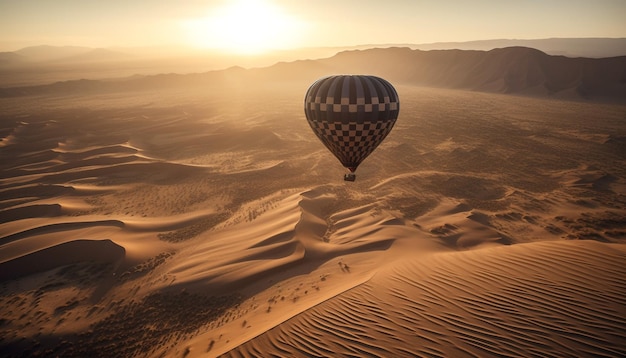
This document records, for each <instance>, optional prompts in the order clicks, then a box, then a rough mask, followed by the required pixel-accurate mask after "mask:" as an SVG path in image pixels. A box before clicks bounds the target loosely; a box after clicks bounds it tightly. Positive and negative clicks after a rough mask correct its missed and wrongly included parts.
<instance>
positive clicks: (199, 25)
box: [185, 0, 303, 54]
mask: <svg viewBox="0 0 626 358" xmlns="http://www.w3.org/2000/svg"><path fill="white" fill-rule="evenodd" d="M302 26H303V24H302V23H301V22H299V21H298V20H297V19H296V18H294V17H292V16H290V15H289V14H287V13H286V12H285V11H284V10H283V9H282V8H280V7H278V6H276V5H274V4H272V3H271V2H269V1H264V0H234V1H228V2H225V3H224V5H223V6H222V7H220V8H216V9H215V10H214V11H212V12H211V13H210V14H209V15H208V16H207V17H204V18H197V19H192V20H189V21H187V22H186V23H185V27H186V30H187V32H188V35H189V40H190V42H191V44H192V45H194V46H196V47H200V48H211V49H219V50H222V51H226V52H234V53H239V54H258V53H262V52H265V51H268V50H272V49H283V48H288V47H292V46H294V45H296V40H297V38H298V35H299V32H300V31H301V29H302Z"/></svg>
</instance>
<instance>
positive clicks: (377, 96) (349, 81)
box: [304, 75, 400, 181]
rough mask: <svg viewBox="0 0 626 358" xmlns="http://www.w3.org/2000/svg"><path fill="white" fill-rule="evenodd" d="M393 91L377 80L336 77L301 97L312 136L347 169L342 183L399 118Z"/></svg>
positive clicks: (382, 81) (386, 83)
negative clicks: (315, 136) (347, 171)
mask: <svg viewBox="0 0 626 358" xmlns="http://www.w3.org/2000/svg"><path fill="white" fill-rule="evenodd" d="M399 111H400V102H399V99H398V93H397V92H396V90H395V88H393V86H392V85H391V84H390V83H389V82H387V81H386V80H384V79H382V78H380V77H376V76H366V75H337V76H329V77H324V78H321V79H319V80H317V81H315V82H314V83H313V84H312V85H311V87H309V89H308V90H307V92H306V95H305V97H304V114H305V115H306V119H307V121H308V122H309V125H310V126H311V129H313V132H314V133H315V135H317V137H318V138H319V139H320V140H321V141H322V143H323V144H324V145H325V146H326V147H327V148H328V150H330V152H331V153H333V154H334V155H335V157H337V159H339V161H340V162H341V164H342V165H343V166H344V167H346V168H348V170H349V171H350V173H348V174H346V175H345V176H344V179H345V180H349V181H354V179H355V178H356V175H355V174H354V172H355V171H356V169H357V167H358V166H359V164H361V162H362V161H363V160H364V159H365V158H367V156H368V155H370V154H371V153H372V152H373V151H374V149H376V147H378V145H379V144H380V143H381V142H382V141H383V139H385V137H387V135H388V134H389V132H390V131H391V129H392V128H393V125H394V124H395V123H396V119H397V118H398V112H399Z"/></svg>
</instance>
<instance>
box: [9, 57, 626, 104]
mask: <svg viewBox="0 0 626 358" xmlns="http://www.w3.org/2000/svg"><path fill="white" fill-rule="evenodd" d="M337 73H348V74H358V73H361V74H364V73H365V74H373V75H378V76H381V77H384V78H386V79H388V80H390V81H392V82H393V83H397V84H406V85H418V86H430V87H443V88H453V89H464V90H475V91H484V92H494V93H506V94H519V95H530V96H539V97H552V98H563V99H573V100H593V101H603V102H617V103H625V102H626V56H619V57H609V58H580V57H579V58H571V57H565V56H555V55H548V54H546V53H544V52H542V51H539V50H537V49H532V48H527V47H507V48H499V49H493V50H489V51H479V50H430V51H422V50H414V49H411V48H408V47H393V48H373V49H367V50H350V51H343V52H340V53H338V54H336V55H335V56H332V57H328V58H324V59H317V60H297V61H292V62H279V63H276V64H274V65H272V66H268V67H262V68H252V69H244V68H241V67H232V68H229V69H225V70H216V71H208V72H203V73H192V74H174V73H171V74H159V75H150V76H132V77H128V78H125V79H118V80H115V81H110V80H85V79H82V80H72V81H62V82H55V83H52V84H47V85H38V86H20V87H8V88H1V89H0V96H2V97H12V96H22V95H45V94H63V93H97V92H102V91H107V92H109V91H134V90H145V89H154V88H159V87H167V88H172V87H181V88H182V87H185V86H205V87H211V86H225V85H229V86H236V85H238V86H251V85H253V84H257V85H262V84H276V83H279V82H280V83H285V82H290V83H294V82H300V83H303V84H307V83H312V82H313V81H314V80H316V79H317V78H319V77H322V76H325V75H330V74H337Z"/></svg>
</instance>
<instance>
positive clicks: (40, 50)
mask: <svg viewBox="0 0 626 358" xmlns="http://www.w3.org/2000/svg"><path fill="white" fill-rule="evenodd" d="M91 50H93V49H92V48H91V47H81V46H49V45H41V46H30V47H25V48H23V49H20V50H17V51H15V53H16V54H18V55H20V56H22V57H23V58H24V59H25V60H27V61H33V62H41V61H51V60H59V59H62V58H65V57H72V56H77V55H80V54H82V53H86V52H89V51H91Z"/></svg>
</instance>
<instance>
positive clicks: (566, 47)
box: [408, 38, 626, 58]
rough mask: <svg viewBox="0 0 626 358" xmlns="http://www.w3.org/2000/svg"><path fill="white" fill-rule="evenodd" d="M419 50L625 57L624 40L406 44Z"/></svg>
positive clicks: (501, 40) (563, 39)
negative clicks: (531, 50) (512, 50)
mask: <svg viewBox="0 0 626 358" xmlns="http://www.w3.org/2000/svg"><path fill="white" fill-rule="evenodd" d="M408 47H411V48H413V49H419V50H450V49H456V50H483V51H489V50H493V49H496V48H503V47H530V48H534V49H537V50H540V51H543V52H545V53H547V54H549V55H562V56H567V57H589V58H602V57H616V56H626V38H551V39H536V40H515V39H499V40H480V41H467V42H437V43H429V44H416V45H408Z"/></svg>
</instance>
